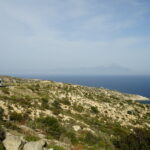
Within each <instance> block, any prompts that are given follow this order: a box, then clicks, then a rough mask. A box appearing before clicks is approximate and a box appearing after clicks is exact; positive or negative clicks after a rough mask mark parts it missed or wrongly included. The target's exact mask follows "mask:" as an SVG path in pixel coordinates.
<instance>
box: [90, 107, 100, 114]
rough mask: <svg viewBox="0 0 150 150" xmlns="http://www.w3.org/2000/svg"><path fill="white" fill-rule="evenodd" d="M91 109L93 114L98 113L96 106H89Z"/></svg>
mask: <svg viewBox="0 0 150 150" xmlns="http://www.w3.org/2000/svg"><path fill="white" fill-rule="evenodd" d="M91 111H92V112H93V113H95V114H97V113H99V111H98V109H97V107H96V106H91Z"/></svg>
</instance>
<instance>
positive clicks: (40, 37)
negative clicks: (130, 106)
mask: <svg viewBox="0 0 150 150" xmlns="http://www.w3.org/2000/svg"><path fill="white" fill-rule="evenodd" d="M149 8H150V1H149V0H13V1H12V0H1V1H0V18H1V20H0V53H1V59H0V74H84V73H85V74H109V75H111V74H138V75H141V74H146V75H149V74H150V58H149V57H150V9H149Z"/></svg>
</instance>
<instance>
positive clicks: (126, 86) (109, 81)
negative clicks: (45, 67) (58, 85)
mask: <svg viewBox="0 0 150 150" xmlns="http://www.w3.org/2000/svg"><path fill="white" fill-rule="evenodd" d="M19 77H24V78H36V79H43V80H53V81H57V82H64V83H72V84H79V85H84V86H91V87H103V88H108V89H111V90H117V91H120V92H125V93H131V94H139V95H142V96H145V97H148V98H150V76H133V75H132V76H115V75H113V76H108V75H106V76H104V75H103V76H102V75H101V76H88V75H82V76H80V75H75V76H73V75H20V76H19Z"/></svg>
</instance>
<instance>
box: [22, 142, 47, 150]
mask: <svg viewBox="0 0 150 150" xmlns="http://www.w3.org/2000/svg"><path fill="white" fill-rule="evenodd" d="M45 145H46V142H45V141H43V140H40V141H36V142H28V143H26V144H25V145H24V147H23V150H44V146H45Z"/></svg>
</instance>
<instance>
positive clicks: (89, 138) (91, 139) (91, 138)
mask: <svg viewBox="0 0 150 150" xmlns="http://www.w3.org/2000/svg"><path fill="white" fill-rule="evenodd" d="M84 142H85V143H87V144H88V145H91V146H92V145H95V144H97V143H98V142H99V139H98V137H97V136H95V135H94V134H92V133H91V132H87V133H86V135H85V137H84Z"/></svg>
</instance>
